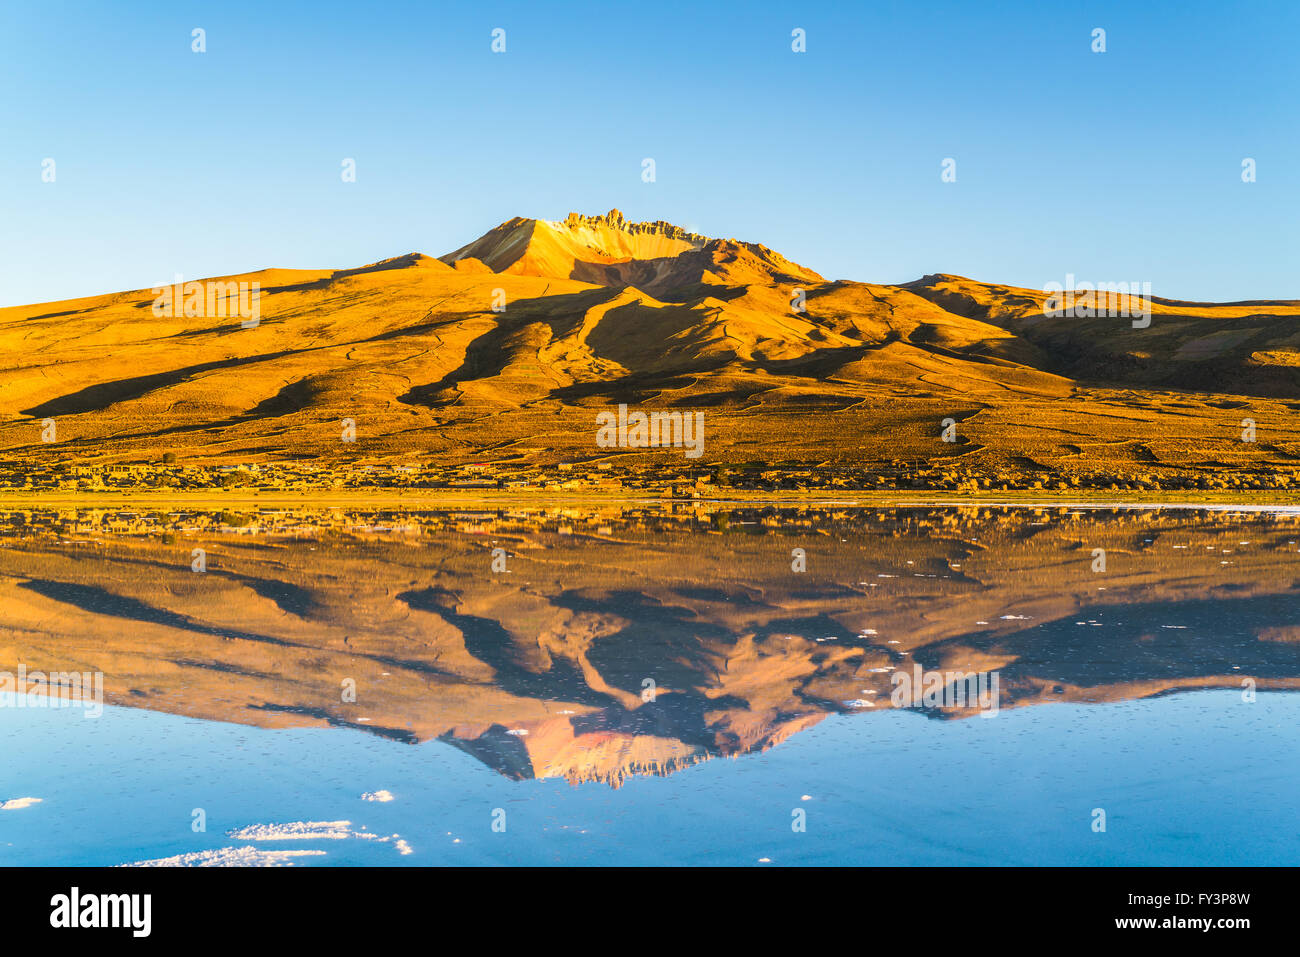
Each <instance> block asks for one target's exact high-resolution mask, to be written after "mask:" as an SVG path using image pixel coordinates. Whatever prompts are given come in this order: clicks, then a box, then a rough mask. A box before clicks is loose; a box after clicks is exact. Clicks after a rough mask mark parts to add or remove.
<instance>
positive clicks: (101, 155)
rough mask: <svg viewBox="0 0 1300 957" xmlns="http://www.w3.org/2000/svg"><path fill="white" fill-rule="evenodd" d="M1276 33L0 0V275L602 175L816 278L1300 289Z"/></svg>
mask: <svg viewBox="0 0 1300 957" xmlns="http://www.w3.org/2000/svg"><path fill="white" fill-rule="evenodd" d="M196 27H201V28H203V29H204V30H205V31H206V45H207V52H205V53H202V54H199V53H194V52H192V51H191V43H192V39H191V31H192V30H193V29H194V28H196ZM497 27H500V28H503V29H504V30H505V31H506V52H505V53H500V54H496V53H493V52H492V50H491V43H492V37H491V32H492V30H493V29H494V28H497ZM796 27H798V28H802V29H803V30H805V31H806V36H807V52H805V53H794V52H792V50H791V31H792V30H793V29H794V28H796ZM1097 27H1101V28H1103V29H1105V31H1106V52H1105V53H1094V52H1093V51H1092V44H1093V39H1092V31H1093V30H1094V28H1097ZM1298 49H1300V3H1296V2H1294V0H1284V2H1252V3H1230V2H1199V0H1181V2H1171V3H1134V2H1132V0H1128V2H1121V3H1052V2H1043V0H1038V2H1032V0H1031V2H1024V3H996V4H995V3H988V4H975V3H926V2H897V3H850V2H837V3H815V2H805V0H800V2H785V3H775V2H766V0H747V2H738V3H711V4H702V3H692V2H686V3H673V2H664V0H653V2H643V3H627V4H623V3H592V4H578V3H567V4H558V3H557V4H551V3H536V2H533V3H519V4H506V3H486V2H474V3H465V2H457V3H446V4H443V3H431V2H423V3H360V2H348V3H335V2H328V0H318V2H312V3H302V4H277V3H271V2H267V0H262V2H242V0H236V2H231V0H222V2H212V3H203V2H177V0H170V2H158V3H153V2H148V0H133V2H131V3H129V4H128V3H112V2H102V3H58V2H41V3H36V2H29V0H23V2H17V0H4V2H3V4H2V5H0V305H15V304H19V303H25V302H43V301H50V300H57V299H63V298H70V297H74V296H83V295H92V294H96V293H103V292H110V291H116V290H122V289H133V288H141V287H147V286H152V285H154V284H156V283H158V282H162V281H170V280H171V278H172V276H173V274H175V273H181V274H183V275H184V276H185V277H186V278H187V279H197V278H203V277H206V276H215V275H224V274H230V273H237V272H243V271H249V270H254V269H260V268H264V267H267V266H285V267H300V268H338V267H346V266H354V265H360V264H363V263H368V262H373V261H375V260H378V259H383V258H386V257H388V256H394V255H399V254H401V253H404V252H409V251H412V250H418V251H421V252H427V253H429V254H431V255H441V254H443V253H446V252H449V251H451V250H452V249H455V248H456V247H458V246H460V245H463V244H464V243H466V242H469V241H470V240H471V239H473V238H475V237H477V236H478V235H480V234H481V233H483V232H485V231H486V230H488V229H489V228H491V227H492V226H494V225H496V224H497V223H499V222H501V221H503V220H505V219H508V218H510V217H511V216H517V215H518V216H536V217H539V218H546V219H559V218H563V216H564V215H565V214H566V213H568V212H569V211H570V210H576V211H580V212H584V213H596V212H604V211H606V210H608V209H609V208H611V207H618V208H619V209H621V210H622V211H623V212H624V214H625V215H626V216H628V218H630V219H664V220H668V221H670V222H674V223H677V224H679V225H682V226H686V227H689V228H692V229H694V230H696V231H699V232H703V233H705V234H708V235H712V236H721V237H735V238H738V239H744V240H750V241H755V242H762V243H764V244H766V245H768V246H771V247H773V248H774V249H777V250H778V251H780V252H782V253H784V254H785V255H786V256H788V257H789V258H791V259H793V260H795V261H797V262H800V263H803V264H805V265H807V266H810V267H812V268H814V269H816V270H818V271H819V272H821V273H822V274H824V275H826V276H827V277H829V278H845V279H861V280H868V281H874V282H904V281H907V280H910V279H915V278H917V277H919V276H921V275H923V274H925V273H930V272H950V273H958V274H961V275H966V276H970V277H973V278H976V279H982V280H986V281H995V282H1006V283H1012V284H1016V285H1022V286H1030V287H1035V288H1041V287H1042V286H1043V285H1044V284H1045V283H1047V282H1052V281H1055V282H1064V281H1065V277H1066V275H1067V274H1068V273H1072V274H1074V276H1075V277H1076V278H1077V279H1079V280H1089V281H1121V280H1127V281H1148V282H1151V283H1152V287H1153V291H1154V292H1155V294H1156V295H1164V296H1171V297H1175V298H1183V299H1200V300H1230V299H1246V298H1300V65H1298V64H1300V56H1297V50H1298ZM647 157H650V158H653V159H654V160H655V163H656V181H655V182H653V183H646V182H643V181H642V177H641V171H642V160H643V159H644V158H647ZM949 157H951V158H952V159H954V160H956V174H957V176H956V182H952V183H944V182H942V181H941V176H940V173H941V164H942V162H943V160H944V159H945V158H949ZM1247 157H1249V158H1253V159H1254V160H1255V161H1256V167H1257V181H1256V182H1254V183H1243V182H1242V176H1241V174H1242V160H1243V159H1244V158H1247ZM47 158H50V159H53V160H54V161H55V167H54V169H55V181H54V182H53V183H48V182H43V181H42V161H43V160H45V159H47ZM345 158H352V159H355V161H356V171H357V176H356V182H354V183H345V182H343V181H342V179H341V176H340V172H341V164H342V161H343V160H344V159H345Z"/></svg>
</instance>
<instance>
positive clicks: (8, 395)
mask: <svg viewBox="0 0 1300 957" xmlns="http://www.w3.org/2000/svg"><path fill="white" fill-rule="evenodd" d="M241 282H242V283H250V284H251V283H257V284H259V285H260V295H259V296H258V297H257V300H256V302H257V306H258V307H259V310H260V317H259V318H258V321H257V322H256V323H255V324H253V325H251V326H247V324H242V323H241V321H240V318H239V317H238V316H232V315H229V314H220V310H218V311H217V313H212V312H211V310H210V303H205V304H203V305H204V306H205V307H206V308H201V309H198V310H197V314H194V315H186V314H185V312H184V310H180V311H176V310H171V311H168V310H165V309H164V310H161V311H162V314H161V315H159V314H157V313H158V312H159V311H160V310H158V309H157V308H156V306H157V302H156V300H157V298H158V294H157V292H156V291H154V290H136V291H133V292H126V293H117V294H113V295H107V296H100V297H90V298H86V299H80V300H73V301H67V302H59V303H48V304H44V305H32V306H20V307H13V308H7V309H0V349H2V350H3V351H2V352H0V355H3V357H4V361H3V363H0V461H6V460H7V461H14V462H21V461H24V460H28V459H32V458H35V459H36V460H38V461H42V462H51V461H53V462H62V463H65V464H69V463H70V464H77V463H81V464H86V463H90V464H93V463H103V462H115V461H137V462H156V461H158V459H159V458H160V457H161V456H162V455H163V454H164V453H165V452H169V451H170V452H175V453H176V454H178V455H180V456H181V457H182V459H183V460H184V461H186V462H193V463H230V462H249V461H268V460H277V459H278V460H283V459H312V460H319V461H321V462H322V463H324V464H330V463H333V462H356V461H384V460H388V459H392V458H394V457H401V458H404V459H409V458H411V457H415V458H416V459H417V460H421V461H427V462H444V463H458V462H465V461H480V460H485V459H486V460H495V461H511V462H533V463H546V462H556V461H565V460H573V459H590V458H594V457H619V456H622V457H624V458H627V457H629V456H630V457H631V458H630V459H629V460H635V461H636V462H639V463H647V462H656V461H666V460H668V459H670V458H673V457H679V456H680V452H666V451H658V450H653V449H652V450H637V451H633V450H621V451H606V450H602V449H598V448H597V447H596V445H595V442H594V433H595V426H594V422H595V416H596V414H597V413H598V412H599V411H601V410H604V409H608V408H611V407H613V406H615V405H617V404H618V403H628V404H632V405H641V406H644V407H646V408H647V409H651V408H677V409H697V410H699V409H703V410H709V415H710V420H709V421H710V423H711V425H710V427H709V440H708V444H707V447H706V451H705V456H704V458H703V459H702V461H701V462H700V463H699V464H701V465H703V464H706V463H743V462H750V463H765V462H782V463H786V464H787V465H797V464H803V465H816V464H818V463H838V464H841V465H850V464H851V465H853V466H857V467H861V468H866V469H879V468H888V467H894V468H897V467H898V464H899V463H900V462H913V463H915V462H917V461H925V462H930V463H938V464H940V465H942V464H944V463H949V462H951V463H954V464H960V465H962V466H969V467H970V468H974V469H977V470H984V471H988V470H998V469H1004V468H1007V467H1010V466H1015V467H1017V468H1033V469H1042V470H1045V471H1048V472H1051V471H1057V472H1060V473H1062V474H1065V473H1067V472H1069V471H1071V470H1074V469H1078V468H1081V467H1086V466H1089V465H1092V464H1095V463H1098V462H1101V463H1112V464H1114V465H1116V467H1119V466H1131V465H1148V466H1150V465H1155V466H1159V467H1161V468H1169V469H1179V470H1183V471H1188V470H1191V471H1192V472H1194V473H1198V472H1199V473H1207V474H1212V473H1216V472H1219V471H1222V470H1223V469H1225V468H1251V469H1278V468H1285V469H1290V468H1292V467H1293V465H1294V464H1295V462H1296V461H1298V460H1300V432H1298V431H1297V428H1296V426H1294V425H1293V424H1292V419H1293V415H1292V412H1293V410H1292V408H1291V404H1292V403H1291V402H1289V401H1288V400H1292V399H1300V382H1298V381H1297V379H1296V375H1297V370H1298V369H1300V303H1297V302H1272V303H1233V304H1201V303H1183V302H1176V301H1173V300H1164V299H1160V300H1156V302H1155V306H1154V310H1153V311H1154V313H1155V315H1154V318H1153V321H1152V323H1151V325H1150V327H1149V328H1146V329H1133V328H1131V326H1130V325H1129V323H1128V322H1127V321H1126V320H1115V319H1075V318H1065V317H1061V318H1046V317H1044V315H1043V299H1044V297H1045V296H1044V294H1043V293H1041V292H1037V291H1034V290H1025V289H1016V288H1013V287H1006V286H998V285H990V284H983V283H977V282H974V281H971V280H967V279H962V278H960V277H954V276H945V275H935V276H927V277H924V278H923V279H921V280H918V281H916V282H913V283H908V284H905V285H902V286H888V285H877V284H869V283H861V282H847V281H834V282H832V281H827V280H825V279H823V278H822V277H820V276H819V275H817V274H816V273H815V272H813V271H812V270H810V269H808V268H806V267H803V266H800V265H798V264H796V263H792V262H790V261H789V260H787V259H785V258H784V257H782V256H781V255H780V254H778V253H776V252H774V251H772V250H770V249H768V248H766V247H765V246H762V245H759V244H754V243H745V242H739V241H736V240H730V239H726V240H720V239H710V238H708V237H704V236H699V235H696V234H694V233H690V232H687V231H686V230H682V229H680V228H678V227H675V226H671V225H669V224H666V223H658V222H657V223H628V222H626V221H624V219H623V217H622V215H621V214H620V213H618V211H617V210H614V211H611V212H610V213H608V214H606V215H604V216H591V217H586V216H579V215H577V214H571V215H570V216H569V217H568V218H567V219H566V220H564V221H563V222H549V221H543V220H534V219H514V220H510V221H509V222H506V223H503V224H502V225H501V226H498V227H497V228H495V229H493V230H491V231H489V232H488V233H486V234H485V235H484V236H482V237H480V238H479V239H477V240H475V241H474V242H472V243H469V244H467V245H466V246H464V247H461V248H460V249H458V250H456V251H455V252H453V253H450V254H448V255H446V256H443V257H442V258H441V259H431V258H429V257H427V256H422V255H419V254H415V253H412V254H409V255H406V256H400V257H396V258H393V259H389V260H384V261H382V262H379V263H375V264H372V265H370V266H364V267H359V268H356V269H345V270H335V271H314V270H282V269H271V270H264V271H262V272H258V273H249V274H245V275H240V276H228V277H221V278H220V279H218V280H209V281H206V282H205V283H203V284H201V285H202V286H203V287H204V288H210V287H211V286H212V284H213V283H235V284H238V283H241ZM1210 393H1213V394H1210ZM1246 417H1249V418H1251V419H1252V420H1253V421H1254V422H1255V423H1256V424H1257V426H1258V429H1259V431H1260V433H1261V438H1260V441H1259V442H1258V443H1253V444H1246V443H1242V442H1240V441H1237V440H1236V437H1237V435H1238V434H1239V432H1240V428H1241V427H1240V425H1239V423H1240V422H1241V421H1242V419H1243V418H1246ZM50 419H53V420H55V427H56V430H57V441H55V442H44V441H42V435H43V431H44V429H45V423H46V422H47V420H50ZM345 420H349V421H351V422H352V423H353V426H354V428H355V435H356V441H355V442H347V441H344V440H343V439H342V436H343V434H344V421H345ZM944 420H952V421H954V422H957V423H960V427H959V429H958V431H957V435H956V441H954V442H952V443H941V442H939V432H940V430H941V425H940V423H941V422H942V421H944ZM1027 463H1028V464H1027Z"/></svg>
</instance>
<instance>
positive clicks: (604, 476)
mask: <svg viewBox="0 0 1300 957" xmlns="http://www.w3.org/2000/svg"><path fill="white" fill-rule="evenodd" d="M1295 489H1300V472H1294V471H1292V470H1282V469H1278V468H1272V469H1269V470H1267V471H1225V470H1219V471H1213V472H1193V471H1189V470H1156V469H1141V470H1134V471H1131V472H1123V471H1116V470H1112V469H1101V470H1095V471H1092V472H1071V473H1066V472H1059V471H1054V470H1050V469H1041V470H1026V469H1018V468H1008V469H993V468H990V467H987V466H984V467H981V466H979V465H975V464H971V465H963V466H953V465H951V464H939V463H934V462H915V463H908V462H895V463H892V465H891V466H890V467H887V468H881V467H875V468H849V467H842V466H840V467H830V466H817V467H805V468H799V467H794V468H791V467H774V466H771V465H756V464H748V465H702V464H694V463H683V464H680V465H675V464H671V463H670V464H653V465H638V466H633V465H623V464H620V463H618V462H612V461H609V460H604V459H602V460H597V461H593V462H585V463H578V462H572V463H566V462H560V463H556V464H550V465H529V464H524V463H472V464H463V465H429V464H419V465H413V464H387V463H381V464H352V465H318V464H312V463H307V462H271V463H254V464H246V465H182V464H179V463H176V462H168V461H165V460H164V461H163V462H161V463H157V464H122V463H118V464H104V465H77V464H72V463H69V462H63V463H50V464H46V465H42V466H38V467H32V466H31V464H30V463H29V462H12V461H11V462H0V498H2V497H3V495H4V493H5V492H10V491H12V492H22V493H29V494H30V493H36V494H38V495H39V494H41V493H45V494H50V495H60V496H62V495H82V494H86V495H91V494H103V493H115V492H122V493H139V492H149V491H154V490H156V491H161V492H185V493H202V492H212V493H215V495H216V496H217V497H220V496H221V495H222V494H223V493H227V492H229V493H237V494H241V495H242V494H248V493H262V492H265V493H269V494H276V493H279V494H302V495H312V494H326V495H338V494H347V493H350V492H366V491H373V490H395V491H398V492H401V491H410V492H411V493H412V494H413V495H419V494H420V493H422V492H423V493H428V492H430V491H433V492H437V491H439V490H442V491H474V490H479V491H483V492H488V491H496V492H503V491H504V492H511V493H518V494H522V495H527V494H534V493H557V492H563V493H579V494H583V493H586V494H592V495H600V496H609V495H613V496H616V497H628V496H631V497H641V498H644V497H654V498H680V499H700V498H726V497H727V496H728V495H732V494H735V493H765V492H766V493H783V494H788V493H793V494H796V495H797V494H799V493H801V492H822V493H826V492H831V493H834V492H871V491H883V492H897V491H918V490H920V491H947V492H957V493H961V494H969V495H974V494H978V493H981V492H1013V491H1028V492H1034V491H1040V490H1041V491H1047V490H1051V491H1057V492H1071V491H1083V490H1094V491H1110V492H1115V491H1139V492H1140V491H1169V490H1175V491H1193V492H1194V491H1198V490H1210V491H1258V490H1295Z"/></svg>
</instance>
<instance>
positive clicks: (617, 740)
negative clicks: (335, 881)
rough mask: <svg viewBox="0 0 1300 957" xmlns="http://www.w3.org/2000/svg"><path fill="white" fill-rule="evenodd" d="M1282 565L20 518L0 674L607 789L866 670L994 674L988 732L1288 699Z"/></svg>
mask: <svg viewBox="0 0 1300 957" xmlns="http://www.w3.org/2000/svg"><path fill="white" fill-rule="evenodd" d="M1297 540H1300V516H1297V515H1294V514H1288V513H1266V512H1248V513H1243V512H1226V511H1206V510H1197V509H1075V508H1065V507H1040V508H1033V507H1006V508H999V507H989V506H981V507H974V506H971V507H957V506H946V507H940V506H933V507H897V508H849V507H844V508H838V507H817V508H778V507H744V508H732V509H724V508H719V507H713V506H707V507H696V506H671V505H665V506H647V507H644V508H624V509H619V508H607V509H599V508H592V509H583V508H572V509H551V510H546V509H522V508H521V509H494V510H486V511H481V512H467V511H454V512H453V511H409V512H406V511H400V510H394V509H387V510H375V511H355V510H341V509H317V510H313V509H308V508H304V509H301V510H295V511H284V510H274V511H272V510H266V511H259V512H245V513H230V512H219V513H218V512H212V513H208V512H201V511H176V512H170V513H165V514H164V513H151V512H147V511H130V510H126V509H122V510H113V509H109V510H103V509H101V510H94V511H89V510H82V511H77V510H62V511H59V510H28V511H25V512H9V513H3V514H0V656H2V658H0V670H8V671H15V670H16V669H17V667H18V666H19V665H20V664H22V665H25V666H26V667H27V668H28V669H29V670H45V671H82V672H85V671H100V672H103V674H104V687H105V695H106V699H107V701H108V702H109V703H111V704H119V705H126V706H129V707H134V708H145V709H150V710H156V711H164V712H170V713H174V714H180V715H187V716H191V717H197V718H203V719H207V720H212V721H222V722H235V723H241V724H248V725H256V726H260V727H288V726H308V725H333V726H340V727H350V728H357V729H364V730H365V731H368V732H370V733H373V734H376V735H381V736H384V737H387V738H392V739H394V740H397V741H403V742H417V741H425V740H429V739H435V738H436V739H439V740H441V741H445V742H447V743H450V744H453V745H455V746H456V747H458V748H460V749H462V750H463V751H465V752H468V753H470V754H472V755H474V756H475V757H476V758H477V759H479V760H481V761H483V762H484V763H485V764H487V765H489V766H491V767H492V768H495V769H496V770H497V771H499V772H500V773H502V774H504V775H507V776H509V777H512V778H554V777H562V778H567V779H568V780H569V781H571V782H575V783H577V782H585V781H602V782H606V783H608V784H611V785H615V786H617V785H619V784H620V783H621V782H622V781H623V780H624V779H625V778H626V777H627V776H629V775H635V774H666V773H669V772H672V771H675V770H677V769H680V768H683V767H686V766H689V765H692V764H695V763H698V762H700V761H704V760H707V759H709V758H712V757H715V756H719V755H733V756H734V755H739V754H743V753H745V752H749V751H754V750H756V749H766V748H769V747H772V746H773V745H776V744H779V743H780V742H781V741H783V740H784V739H786V738H788V737H789V736H791V735H793V734H796V733H797V732H799V731H801V730H803V729H805V728H807V727H809V726H811V725H813V724H815V723H817V722H818V721H820V720H821V719H822V718H824V717H825V716H827V715H828V714H832V713H855V712H856V713H860V714H861V713H867V712H877V711H882V710H887V709H890V708H891V707H894V706H895V702H894V701H893V700H891V695H893V693H894V691H895V682H894V679H893V675H894V673H895V672H896V671H902V672H904V673H907V674H909V675H911V674H916V673H918V671H917V669H920V672H919V673H929V672H934V671H939V672H961V673H967V674H969V673H979V674H981V675H988V674H996V676H997V679H998V684H997V688H998V696H999V707H1000V708H1001V709H1003V710H1005V709H1008V708H1018V707H1023V706H1025V705H1032V704H1042V703H1050V702H1059V701H1073V702H1096V703H1104V702H1114V701H1120V700H1127V699H1133V698H1143V697H1149V696H1153V695H1160V694H1165V693H1170V692H1176V691H1181V690H1186V689H1194V688H1236V689H1240V688H1244V687H1257V688H1258V689H1260V690H1266V689H1293V688H1296V687H1300V643H1298V642H1300V624H1297V622H1300V593H1298V592H1297V589H1296V582H1297V572H1300V553H1298V551H1297ZM196 549H201V550H202V553H197V552H196V551H195V550H196ZM496 549H501V550H503V551H494V550H496ZM796 549H803V550H804V554H805V555H806V571H802V572H800V571H795V570H793V568H794V567H796V566H797V565H798V564H799V562H798V561H797V553H795V550H796ZM1096 549H1103V550H1104V560H1105V570H1104V571H1094V568H1096V567H1097V566H1098V559H1097V556H1098V554H1099V553H1097V552H1096V551H1095V550H1096ZM503 560H504V570H502V561H503ZM204 563H205V564H206V570H205V571H202V572H196V571H194V570H193V566H194V565H196V564H199V565H202V564H204ZM353 686H354V687H355V691H356V694H355V698H356V700H355V701H351V700H346V699H347V698H348V697H349V696H348V695H347V694H346V689H347V688H350V687H353ZM978 710H979V709H978V703H977V702H975V701H973V700H972V701H968V702H966V704H965V706H961V705H960V704H956V705H954V704H951V703H949V704H947V705H941V706H939V707H932V708H918V709H917V720H921V719H922V717H923V716H924V717H930V718H963V717H969V716H972V715H974V714H975V713H977V711H978ZM860 720H864V721H868V720H870V718H869V717H865V716H864V717H862V718H860Z"/></svg>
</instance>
